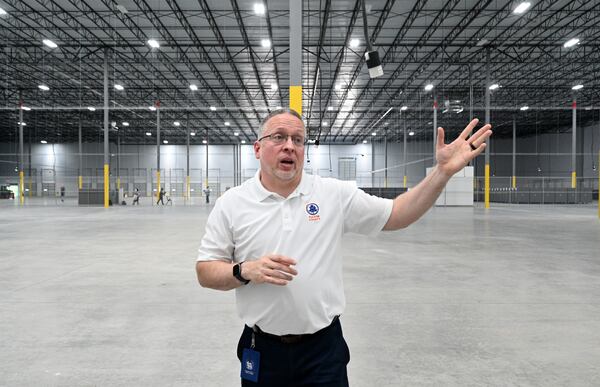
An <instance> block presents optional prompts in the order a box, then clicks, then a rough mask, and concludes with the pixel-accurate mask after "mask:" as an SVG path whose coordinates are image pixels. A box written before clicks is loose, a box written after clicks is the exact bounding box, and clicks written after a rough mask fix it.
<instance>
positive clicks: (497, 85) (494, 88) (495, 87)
mask: <svg viewBox="0 0 600 387" xmlns="http://www.w3.org/2000/svg"><path fill="white" fill-rule="evenodd" d="M499 87H500V85H499V84H497V83H494V84H493V85H490V90H496V89H497V88H499Z"/></svg>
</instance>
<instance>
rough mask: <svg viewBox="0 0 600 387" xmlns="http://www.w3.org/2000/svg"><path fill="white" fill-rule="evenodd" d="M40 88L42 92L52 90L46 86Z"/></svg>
mask: <svg viewBox="0 0 600 387" xmlns="http://www.w3.org/2000/svg"><path fill="white" fill-rule="evenodd" d="M38 87H39V88H40V90H44V91H48V90H50V88H49V87H48V86H46V85H38Z"/></svg>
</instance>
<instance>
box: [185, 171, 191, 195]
mask: <svg viewBox="0 0 600 387" xmlns="http://www.w3.org/2000/svg"><path fill="white" fill-rule="evenodd" d="M185 197H186V199H189V198H190V176H189V175H188V176H187V177H186V179H185Z"/></svg>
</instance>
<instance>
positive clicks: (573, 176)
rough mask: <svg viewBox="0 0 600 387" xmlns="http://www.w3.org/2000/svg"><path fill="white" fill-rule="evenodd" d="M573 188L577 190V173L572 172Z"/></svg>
mask: <svg viewBox="0 0 600 387" xmlns="http://www.w3.org/2000/svg"><path fill="white" fill-rule="evenodd" d="M571 188H577V172H574V171H573V172H571Z"/></svg>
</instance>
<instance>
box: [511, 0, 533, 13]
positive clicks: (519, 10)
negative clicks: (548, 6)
mask: <svg viewBox="0 0 600 387" xmlns="http://www.w3.org/2000/svg"><path fill="white" fill-rule="evenodd" d="M529 7H531V3H530V2H528V1H524V2H522V3H521V4H519V5H517V8H515V10H514V11H513V12H514V13H516V14H517V15H520V14H522V13H525V11H527V10H528V9H529Z"/></svg>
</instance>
